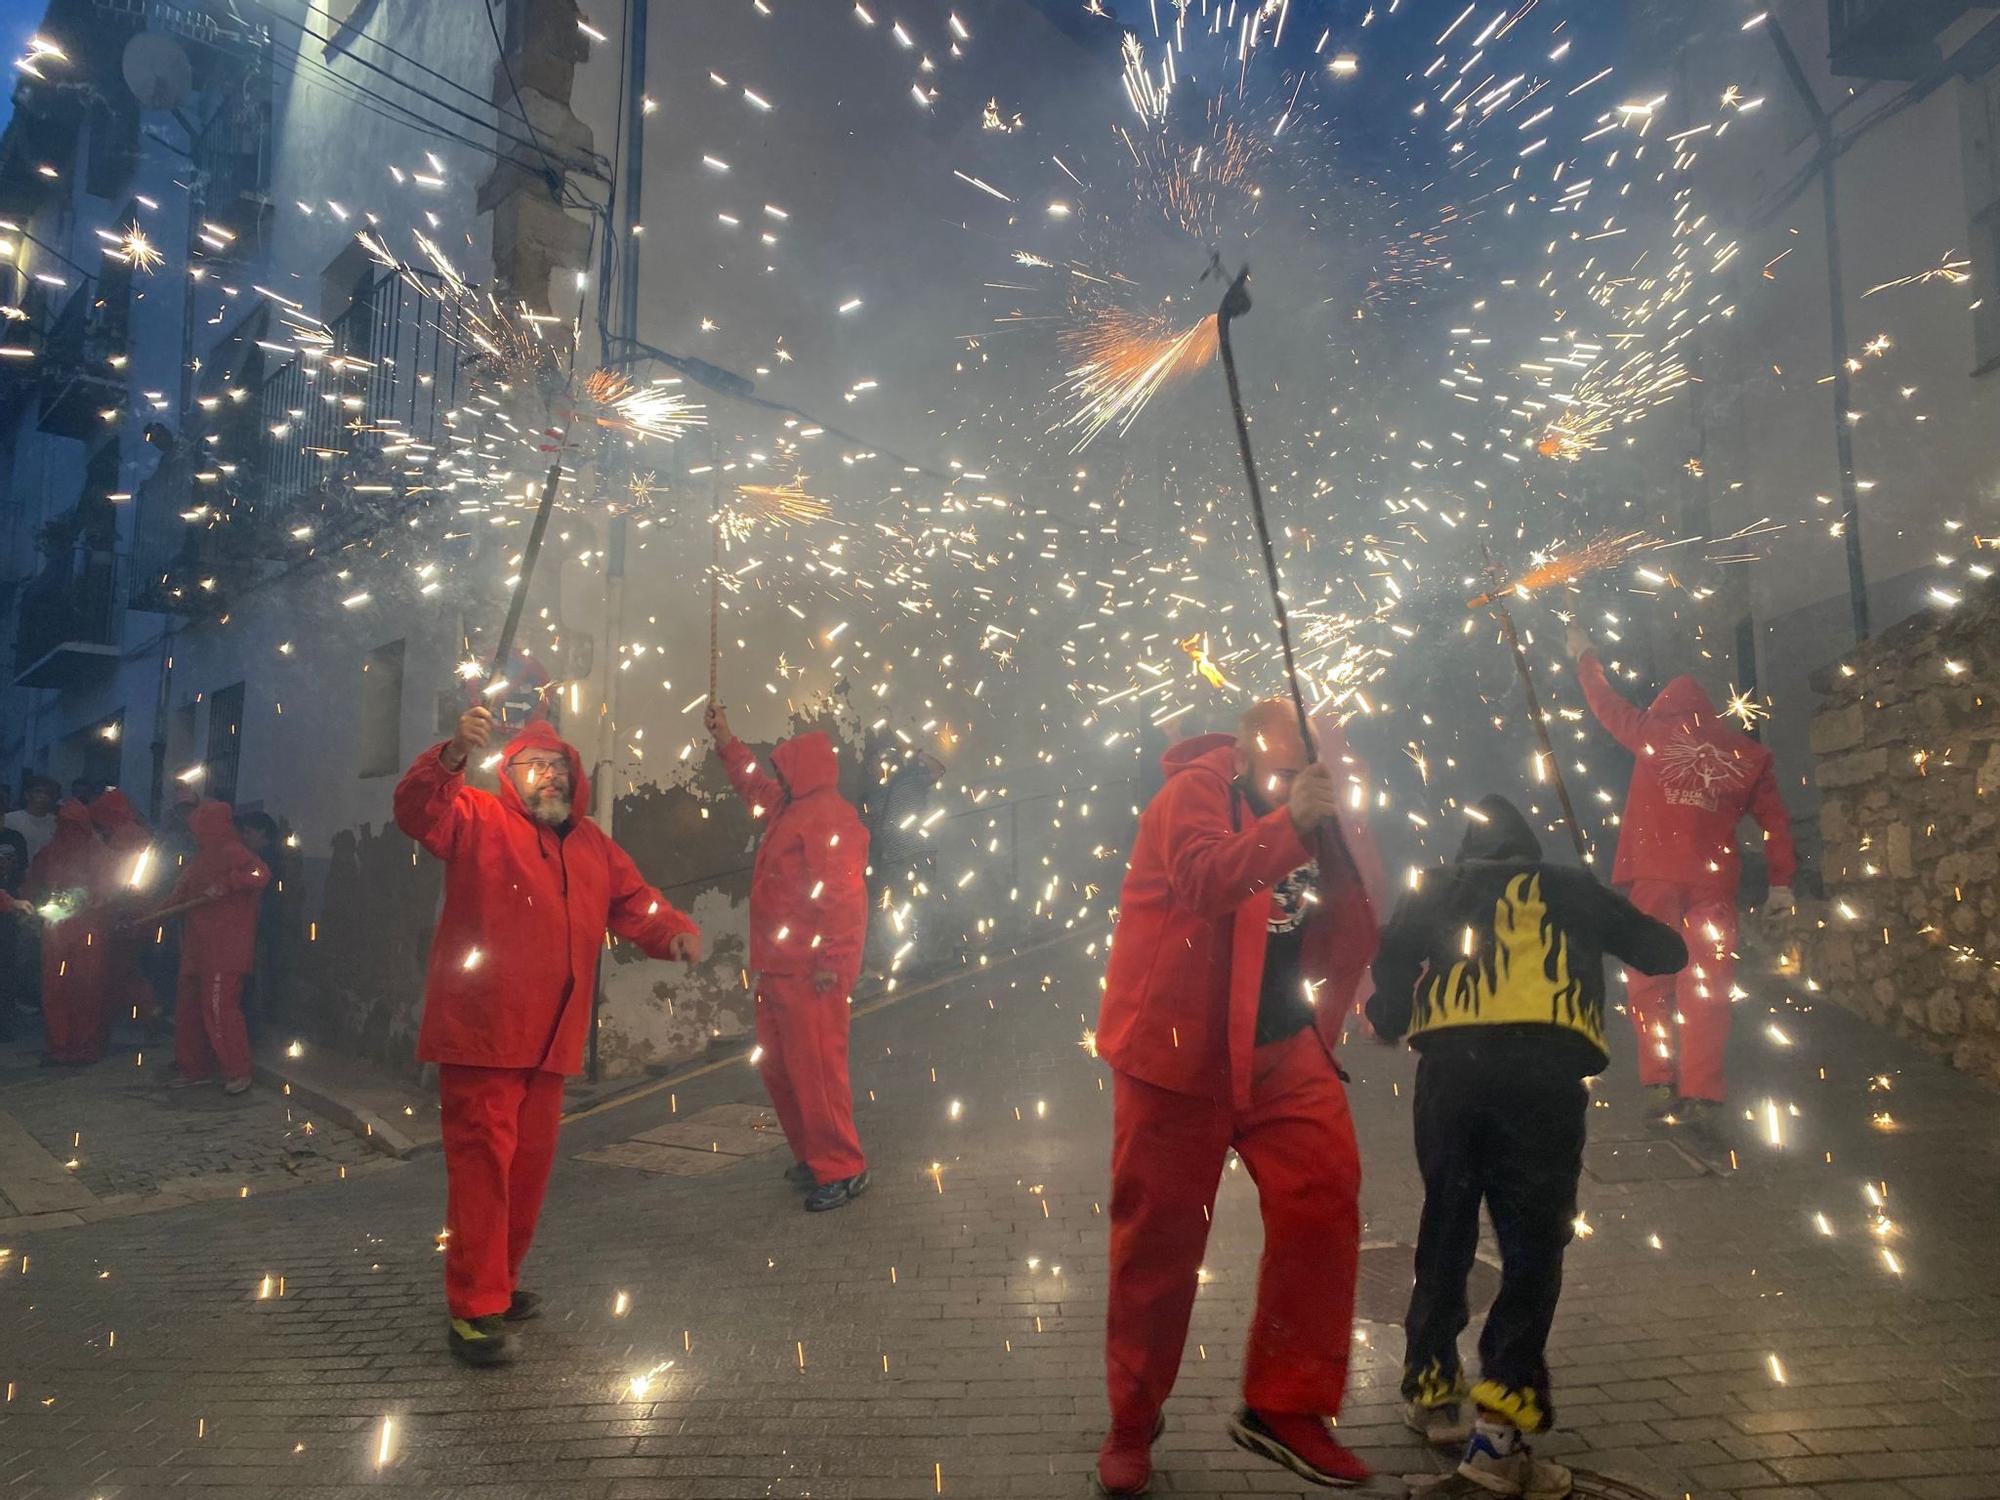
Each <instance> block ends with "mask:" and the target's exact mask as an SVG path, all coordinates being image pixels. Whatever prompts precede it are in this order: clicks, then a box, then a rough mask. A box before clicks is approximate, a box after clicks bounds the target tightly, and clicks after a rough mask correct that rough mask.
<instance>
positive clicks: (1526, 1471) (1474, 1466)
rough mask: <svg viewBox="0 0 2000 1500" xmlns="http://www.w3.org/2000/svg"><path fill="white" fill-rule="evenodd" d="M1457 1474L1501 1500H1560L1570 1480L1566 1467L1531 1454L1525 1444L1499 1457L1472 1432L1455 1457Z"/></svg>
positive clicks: (1565, 1493) (1562, 1499)
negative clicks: (1463, 1450)
mask: <svg viewBox="0 0 2000 1500" xmlns="http://www.w3.org/2000/svg"><path fill="white" fill-rule="evenodd" d="M1458 1473H1459V1477H1460V1478H1461V1479H1469V1480H1471V1481H1472V1482H1473V1483H1474V1484H1476V1485H1478V1486H1479V1487H1480V1488H1481V1489H1482V1490H1486V1491H1488V1492H1490V1493H1492V1494H1495V1495H1500V1496H1503V1497H1505V1500H1564V1497H1565V1496H1567V1495H1568V1494H1569V1492H1570V1489H1571V1487H1572V1484H1573V1482H1574V1481H1573V1479H1572V1477H1571V1475H1570V1472H1569V1470H1568V1469H1566V1468H1564V1467H1563V1466H1562V1465H1561V1464H1559V1463H1552V1462H1550V1461H1549V1460H1548V1459H1546V1458H1537V1457H1535V1455H1534V1454H1533V1453H1531V1452H1530V1451H1529V1450H1528V1446H1527V1444H1525V1443H1523V1444H1522V1445H1521V1446H1520V1447H1518V1448H1516V1449H1515V1450H1514V1451H1513V1452H1512V1453H1509V1454H1507V1455H1506V1456H1505V1457H1502V1456H1501V1455H1500V1454H1498V1453H1496V1452H1495V1451H1494V1450H1493V1448H1492V1447H1491V1446H1490V1445H1488V1444H1486V1443H1484V1442H1483V1441H1482V1440H1481V1439H1480V1437H1479V1435H1478V1434H1477V1433H1476V1432H1475V1433H1474V1435H1473V1437H1472V1439H1471V1440H1470V1441H1469V1442H1468V1443H1467V1445H1466V1449H1465V1457H1464V1458H1462V1459H1460V1460H1459V1464H1458Z"/></svg>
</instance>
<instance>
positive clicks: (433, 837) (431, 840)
mask: <svg viewBox="0 0 2000 1500" xmlns="http://www.w3.org/2000/svg"><path fill="white" fill-rule="evenodd" d="M445 749H446V746H445V745H442V744H440V745H435V746H433V747H431V748H430V749H428V750H426V751H424V753H423V754H421V755H419V756H418V757H417V758H416V760H415V761H414V762H413V763H412V764H411V766H410V769H409V770H408V771H407V772H405V773H404V775H403V779H402V781H401V782H400V783H399V784H398V785H397V787H396V826H397V827H399V828H401V829H402V830H403V832H404V833H406V834H408V835H409V836H410V837H411V838H413V839H415V840H416V841H417V842H418V843H420V844H422V845H423V846H424V848H426V849H427V850H429V851H430V852H431V853H432V854H434V855H436V856H437V857H438V858H439V859H441V860H443V861H444V862H445V871H444V911H443V913H442V915H440V916H439V918H438V925H437V932H436V934H435V935H434V936H433V937H432V939H431V953H430V966H429V975H428V977H427V979H426V980H425V984H424V1019H423V1025H422V1027H421V1028H420V1029H419V1031H418V1033H417V1057H418V1059H419V1060H420V1061H423V1062H433V1063H436V1064H437V1065H438V1099H439V1101H440V1103H441V1104H442V1106H443V1110H442V1117H441V1121H440V1123H441V1126H442V1130H443V1135H444V1156H445V1178H446V1184H447V1186H446V1193H447V1203H446V1208H445V1221H446V1226H447V1228H448V1230H449V1232H450V1239H449V1240H447V1242H446V1244H445V1258H444V1281H445V1297H446V1300H447V1301H448V1302H449V1303H450V1306H451V1312H452V1316H453V1317H458V1318H481V1317H486V1316H488V1315H490V1314H493V1313H499V1312H504V1311H505V1310H506V1308H507V1305H508V1303H509V1302H510V1301H512V1299H513V1294H514V1291H515V1289H516V1286H517V1284H518V1278H519V1275H520V1269H521V1260H522V1258H523V1257H524V1256H525V1255H526V1254H527V1253H528V1245H529V1242H530V1241H531V1240H532V1239H533V1238H534V1233H535V1221H536V1219H537V1218H538V1217H539V1216H540V1214H541V1206H542V1194H543V1191H544V1190H545V1189H546V1188H547V1186H548V1177H549V1168H550V1166H551V1165H552V1164H553V1162H554V1160H555V1147H556V1129H557V1125H558V1123H559V1121H560V1118H561V1114H562V1080H563V1075H565V1074H568V1073H575V1072H578V1071H579V1070H580V1069H581V1068H582V1066H583V1049H584V1042H585V1039H586V1037H587V1036H588V1034H589V1029H590V1006H591V994H592V991H593V989H594V988H595V984H596V976H597V953H598V948H599V946H600V945H601V944H602V943H603V941H604V934H605V932H606V930H607V929H608V930H610V931H611V932H613V933H615V934H617V935H618V936H619V937H622V938H629V939H631V940H632V941H633V942H635V943H637V944H638V945H639V946H640V947H641V948H642V949H644V950H645V951H646V952H647V953H648V954H650V955H652V956H653V957H655V958H666V957H668V956H669V947H670V945H671V944H672V942H673V940H674V939H675V938H676V937H678V936H680V935H681V934H683V933H692V932H694V931H695V925H694V923H692V922H691V921H689V920H688V919H687V918H686V917H685V916H683V915H682V914H681V913H680V912H678V911H676V910H675V909H674V908H673V907H672V906H671V905H669V904H668V902H667V899H666V897H664V896H662V895H661V894H660V893H659V892H658V891H656V890H654V889H653V888H652V887H651V886H649V885H647V884H646V882H645V881H644V880H642V879H640V877H639V872H638V870H636V869H635V868H633V865H632V860H631V857H630V856H629V855H627V854H626V853H625V851H624V850H623V849H620V848H619V847H618V846H617V845H616V844H614V843H613V842H612V841H611V839H610V837H609V835H607V834H606V833H605V832H604V830H603V829H601V828H599V827H598V826H597V825H596V824H595V823H593V822H591V821H590V819H589V818H587V817H585V816H583V815H581V814H578V815H577V816H575V817H573V818H572V819H571V820H570V821H569V822H568V823H567V824H566V825H564V826H563V828H561V829H556V828H552V827H549V826H548V825H546V824H543V823H538V822H537V821H535V819H534V818H533V817H532V816H531V815H530V814H529V812H528V809H527V805H526V804H525V803H523V802H522V800H521V796H520V793H519V792H517V791H516V790H515V789H514V784H513V782H512V781H511V780H510V779H509V778H508V776H507V775H506V774H505V766H506V764H507V763H511V762H512V761H513V759H514V758H515V757H516V756H517V755H519V754H520V753H521V752H522V751H523V750H530V749H533V750H542V751H547V750H560V751H561V752H562V753H563V754H564V755H566V756H568V758H569V764H570V788H571V797H572V800H573V802H574V803H575V805H576V806H578V807H584V806H587V805H588V803H589V800H590V783H589V781H588V780H587V779H586V778H585V776H584V774H583V759H582V757H581V756H579V755H578V754H577V752H576V750H575V748H574V747H572V746H570V745H567V744H565V743H564V742H563V741H562V740H561V739H560V738H559V737H558V736H557V734H556V732H555V730H554V729H552V728H550V727H549V725H548V724H546V723H537V724H532V725H530V726H529V727H528V728H527V730H526V731H525V732H523V733H522V734H521V735H519V736H518V737H517V738H516V739H515V740H514V741H513V742H512V743H511V744H509V745H508V746H507V749H506V751H505V754H504V756H503V760H502V774H501V777H500V790H499V793H498V795H495V794H494V793H491V792H484V791H480V790H478V789H477V788H474V787H469V786H467V785H466V784H465V778H464V775H463V774H462V772H459V771H452V770H449V769H447V768H446V766H445V764H444V761H443V759H442V758H441V757H442V753H443V751H444V750H445Z"/></svg>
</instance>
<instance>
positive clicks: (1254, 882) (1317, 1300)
mask: <svg viewBox="0 0 2000 1500" xmlns="http://www.w3.org/2000/svg"><path fill="white" fill-rule="evenodd" d="M1233 746H1234V741H1233V740H1232V739H1231V738H1230V737H1229V736H1227V735H1206V736H1203V737H1200V738H1197V739H1191V740H1186V741H1183V742H1182V743H1181V744H1178V745H1176V746H1174V747H1173V748H1172V749H1171V750H1169V751H1168V752H1167V753H1166V756H1165V757H1164V762H1163V763H1164V765H1165V768H1166V773H1167V779H1166V785H1165V786H1164V787H1163V788H1162V789H1161V791H1160V792H1159V794H1158V795H1157V796H1155V797H1154V798H1153V800H1152V802H1151V803H1150V804H1149V805H1148V806H1147V808H1146V810H1145V812H1144V813H1143V814H1142V815H1141V817H1140V820H1139V834H1138V839H1137V841H1136V842H1135V844H1134V846H1133V850H1132V861H1131V866H1130V868H1129V870H1128V871H1127V873H1126V877H1125V885H1124V889H1123V892H1122V893H1121V895H1120V897H1119V909H1118V923H1117V927H1116V929H1115V931H1114V934H1113V939H1112V948H1111V962H1110V968H1109V972H1108V973H1107V975H1106V979H1105V990H1104V1003H1103V1006H1102V1009H1101V1011H1100V1013H1099V1017H1098V1028H1097V1049H1098V1052H1099V1054H1100V1055H1101V1056H1102V1057H1103V1058H1104V1059H1105V1060H1106V1061H1107V1062H1108V1063H1110V1065H1111V1068H1112V1071H1113V1074H1114V1094H1113V1124H1112V1146H1111V1272H1110V1288H1109V1308H1108V1311H1107V1316H1106V1327H1105V1372H1106V1377H1107V1383H1108V1386H1109V1390H1110V1398H1111V1420H1112V1438H1111V1439H1109V1440H1107V1441H1108V1442H1118V1441H1121V1440H1122V1441H1124V1442H1127V1443H1137V1444H1140V1445H1143V1444H1145V1443H1147V1442H1149V1441H1150V1440H1151V1436H1152V1432H1153V1423H1154V1420H1155V1418H1156V1416H1157V1414H1158V1412H1159V1410H1160V1405H1161V1403H1162V1402H1163V1401H1165V1399H1166V1397H1167V1393H1168V1392H1169V1390H1171V1389H1172V1387H1173V1383H1174V1376H1175V1374H1176V1372H1177V1371H1178V1370H1179V1368H1180V1361H1181V1351H1182V1347H1183V1345H1184V1344H1185V1343H1186V1341H1187V1326H1188V1318H1189V1315H1190V1313H1191V1312H1192V1310H1193V1307H1194V1298H1195V1283H1196V1271H1197V1269H1198V1268H1199V1266H1200V1264H1201V1257H1202V1251H1203V1248H1204V1246H1205V1245H1206V1244H1207V1240H1208V1224H1209V1216H1210V1213H1211V1211H1212V1208H1213V1206H1214V1202H1215V1192H1216V1187H1217V1184H1218V1183H1219V1181H1220V1179H1221V1175H1222V1166H1223V1161H1224V1158H1225V1156H1226V1155H1227V1153H1228V1151H1229V1148H1230V1147H1232V1146H1233V1147H1235V1148H1236V1150H1237V1152H1238V1153H1239V1154H1240V1155H1241V1156H1242V1158H1243V1163H1244V1165H1245V1166H1246V1167H1247V1168H1249V1171H1250V1175H1251V1177H1252V1179H1253V1180H1254V1181H1255V1182H1256V1184H1257V1193H1258V1201H1259V1204H1260V1206H1261V1208H1262V1211H1263V1218H1264V1256H1263V1262H1262V1264H1261V1266H1260V1267H1259V1270H1258V1280H1257V1311H1256V1316H1255V1318H1254V1320H1253V1322H1252V1324H1251V1329H1250V1344H1249V1350H1248V1353H1247V1355H1246V1357H1245V1361H1244V1376H1243V1390H1244V1399H1245V1400H1246V1402H1247V1403H1248V1404H1249V1405H1250V1406H1251V1408H1252V1409H1254V1410H1257V1411H1260V1412H1267V1413H1272V1414H1287V1415H1289V1414H1313V1415H1323V1416H1331V1415H1333V1414H1334V1413H1336V1412H1338V1410H1339V1409H1340V1402H1341V1396H1342V1394H1343V1392H1344V1390H1345V1388H1346V1384H1347V1353H1348V1342H1349V1339H1350V1338H1351V1337H1352V1331H1351V1327H1352V1322H1353V1310H1354V1277H1355V1262H1356V1255H1357V1253H1358V1251H1359V1248H1360V1232H1361V1228H1360V1210H1359V1204H1358V1197H1359V1193H1360V1185H1361V1164H1360V1159H1359V1156H1358V1153H1357V1152H1356V1149H1355V1143H1354V1126H1353V1122H1352V1120H1351V1119H1350V1118H1349V1115H1348V1110H1347V1096H1346V1093H1345V1091H1344V1090H1343V1089H1342V1087H1341V1081H1340V1076H1339V1072H1338V1069H1337V1067H1336V1065H1335V1062H1334V1048H1335V1045H1336V1043H1337V1041H1338V1039H1339V1035H1340V1030H1341V1025H1342V1022H1343V1020H1344V1018H1345V1016H1346V1013H1347V1007H1348V1004H1349V1001H1350V1000H1351V997H1352V996H1353V994H1354V991H1355V988H1356V985H1357V983H1358V982H1359V978H1360V976H1361V974H1362V973H1363V972H1365V971H1366V969H1367V967H1368V964H1369V962H1370V960H1371V959H1373V957H1374V955H1375V947H1376V942H1377V938H1378V928H1377V922H1376V917H1375V913H1374V909H1373V907H1372V905H1371V903H1370V902H1369V899H1368V895H1367V892H1366V890H1365V889H1364V887H1363V885H1362V882H1361V881H1360V879H1359V878H1358V876H1357V874H1356V866H1355V861H1354V859H1353V857H1352V855H1351V854H1350V852H1349V851H1348V849H1347V847H1346V840H1345V839H1344V838H1343V837H1341V836H1340V835H1339V834H1337V833H1334V832H1332V831H1327V832H1325V833H1323V834H1322V835H1320V836H1319V837H1318V838H1316V839H1315V840H1314V841H1313V842H1314V845H1315V846H1316V847H1314V848H1309V847H1308V846H1307V845H1306V844H1304V843H1302V842H1301V841H1300V839H1299V837H1298V835H1297V834H1296V833H1295V832H1294V831H1293V828H1292V824H1291V819H1290V817H1289V815H1288V814H1287V813H1286V811H1285V810H1284V809H1283V808H1280V809H1278V810H1277V811H1275V812H1272V813H1269V814H1267V815H1265V816H1263V817H1258V816H1257V815H1256V813H1255V812H1254V811H1253V810H1252V809H1251V807H1250V805H1249V802H1248V800H1247V799H1246V797H1245V796H1244V794H1243V792H1242V790H1241V789H1240V788H1239V787H1238V786H1237V785H1236V783H1235V781H1234V775H1235V772H1234V766H1233V764H1232V756H1233ZM1315 857H1317V858H1318V860H1319V865H1320V886H1319V906H1318V910H1317V913H1316V915H1314V916H1313V917H1312V918H1310V919H1309V920H1308V922H1307V925H1306V928H1305V936H1304V946H1303V968H1304V972H1305V974H1306V976H1307V978H1308V980H1310V981H1311V982H1313V983H1314V984H1315V985H1316V986H1317V994H1318V995H1319V996H1320V1003H1319V1008H1318V1012H1317V1020H1316V1023H1315V1025H1314V1026H1312V1027H1309V1028H1307V1029H1306V1030H1304V1031H1300V1032H1297V1033H1295V1034H1293V1035H1292V1036H1291V1037H1289V1038H1287V1039H1285V1040H1283V1041H1279V1042H1274V1043H1272V1044H1271V1045H1269V1046H1266V1047H1262V1048H1258V1047H1256V1046H1254V1045H1253V1043H1254V1037H1255V1027H1256V1020H1257V1008H1258V997H1259V992H1260V988H1261V985H1262V981H1263V970H1264V950H1265V944H1266V942H1267V940H1268V935H1269V925H1270V918H1271V910H1272V895H1271V892H1272V887H1273V886H1275V885H1276V884H1277V883H1278V882H1280V881H1282V880H1283V879H1284V878H1285V877H1286V876H1287V875H1288V874H1290V873H1291V872H1292V871H1293V870H1295V869H1297V868H1298V867H1299V866H1301V865H1304V864H1306V863H1307V862H1308V861H1310V860H1312V859H1313V858H1315Z"/></svg>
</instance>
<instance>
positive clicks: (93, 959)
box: [42, 917, 111, 1063]
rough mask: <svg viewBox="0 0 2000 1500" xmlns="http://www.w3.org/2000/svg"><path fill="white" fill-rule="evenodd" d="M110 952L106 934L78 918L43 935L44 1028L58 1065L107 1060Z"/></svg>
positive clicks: (56, 924)
mask: <svg viewBox="0 0 2000 1500" xmlns="http://www.w3.org/2000/svg"><path fill="white" fill-rule="evenodd" d="M109 952H110V949H109V947H108V946H107V944H106V941H105V936H104V933H103V932H102V931H100V930H98V929H95V928H92V927H87V926H85V925H84V924H83V923H82V922H80V921H78V920H77V919H76V918H74V917H72V918H70V919H68V920H67V921H62V922H52V923H50V924H49V925H47V926H45V927H44V928H43V929H42V1024H43V1029H44V1033H45V1035H46V1037H47V1041H48V1049H49V1056H50V1057H51V1058H53V1059H54V1060H55V1061H57V1062H61V1063H94V1062H96V1061H97V1060H98V1059H99V1058H100V1057H102V1056H104V1045H105V1043H106V1042H107V1041H109V1040H110V1037H111V1017H110V1014H109V1011H108V1009H107V1007H106V1004H105V995H104V983H105V975H106V971H107V968H108V964H107V961H106V960H107V955H108V954H109Z"/></svg>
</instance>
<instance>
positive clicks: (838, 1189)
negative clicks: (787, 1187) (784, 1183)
mask: <svg viewBox="0 0 2000 1500" xmlns="http://www.w3.org/2000/svg"><path fill="white" fill-rule="evenodd" d="M867 1191H868V1169H867V1168H866V1167H863V1168H862V1169H861V1170H860V1171H859V1172H856V1173H855V1174H854V1175H853V1176H852V1177H836V1178H834V1179H833V1181H831V1182H827V1183H822V1184H821V1185H820V1186H818V1187H816V1188H814V1189H813V1190H812V1191H811V1192H810V1193H807V1194H806V1212H807V1213H809V1214H823V1213H825V1212H826V1211H827V1210H828V1209H829V1208H841V1207H844V1206H845V1205H847V1204H849V1203H852V1202H853V1201H854V1200H855V1199H856V1198H859V1197H860V1196H861V1195H862V1194H863V1193H865V1192H867Z"/></svg>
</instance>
